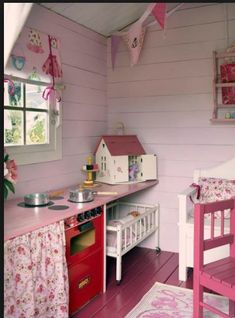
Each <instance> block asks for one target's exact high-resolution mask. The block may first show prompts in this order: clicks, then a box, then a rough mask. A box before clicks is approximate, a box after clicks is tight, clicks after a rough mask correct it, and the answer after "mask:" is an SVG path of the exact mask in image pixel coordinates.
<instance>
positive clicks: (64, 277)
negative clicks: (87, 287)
mask: <svg viewBox="0 0 235 318" xmlns="http://www.w3.org/2000/svg"><path fill="white" fill-rule="evenodd" d="M4 317H5V318H11V317H14V318H15V317H17V318H31V317H32V318H33V317H44V318H49V317H50V318H67V317H68V271H67V264H66V259H65V239H64V223H63V221H61V222H58V223H54V224H51V225H48V226H45V227H42V228H40V229H38V230H35V231H33V232H31V233H27V234H25V235H22V236H18V237H16V238H14V239H11V240H8V241H6V242H5V243H4Z"/></svg>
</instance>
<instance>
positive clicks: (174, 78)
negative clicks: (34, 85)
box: [15, 3, 235, 251]
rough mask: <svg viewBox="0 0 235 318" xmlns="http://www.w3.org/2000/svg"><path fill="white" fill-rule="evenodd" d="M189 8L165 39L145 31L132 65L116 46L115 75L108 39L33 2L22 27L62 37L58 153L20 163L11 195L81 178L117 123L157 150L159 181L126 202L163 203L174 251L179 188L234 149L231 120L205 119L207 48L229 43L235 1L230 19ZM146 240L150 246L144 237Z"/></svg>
mask: <svg viewBox="0 0 235 318" xmlns="http://www.w3.org/2000/svg"><path fill="white" fill-rule="evenodd" d="M191 6H192V5H191ZM188 7H189V4H185V6H184V7H183V8H182V10H179V11H178V12H176V13H174V14H173V15H172V16H171V17H170V18H169V20H168V29H167V33H166V38H164V37H163V33H162V31H161V30H160V28H159V27H158V26H157V25H155V26H153V27H151V28H150V29H149V30H148V32H147V34H146V38H145V45H144V48H143V51H142V53H141V57H140V61H139V64H138V65H136V66H134V67H133V68H131V67H130V66H129V56H128V52H127V49H126V47H125V46H124V45H123V44H121V45H120V48H119V52H118V54H117V60H116V65H117V67H116V68H115V71H114V72H113V71H112V69H111V61H110V41H109V40H108V41H107V40H106V39H105V38H103V37H102V36H100V35H98V34H96V33H95V32H92V31H89V30H88V29H86V28H84V27H82V26H79V25H77V24H76V23H73V22H72V21H69V20H67V19H64V18H63V17H61V16H59V15H57V14H54V13H52V12H50V11H49V10H47V9H44V8H42V7H40V6H39V5H37V4H34V7H33V10H32V12H31V13H30V16H29V18H28V20H27V23H26V25H27V26H29V27H34V28H37V29H39V30H41V31H44V32H49V33H51V34H54V35H56V36H58V37H60V38H61V40H62V62H63V70H64V81H65V85H66V90H65V92H64V95H63V123H62V128H63V159H62V160H60V161H52V162H48V163H42V164H33V165H25V166H20V167H19V182H18V183H17V186H16V195H15V196H16V197H19V196H22V195H24V194H25V193H29V192H36V191H44V190H50V189H55V188H59V187H64V186H67V185H70V184H74V183H77V182H80V181H81V180H83V178H84V175H83V174H82V173H81V171H80V169H81V165H82V164H83V163H84V161H85V159H86V157H87V155H88V154H89V153H91V152H92V151H93V149H94V147H95V144H96V142H97V140H98V136H100V135H101V134H103V133H107V132H109V133H111V132H112V129H113V127H114V124H115V122H117V121H123V122H124V124H125V126H126V128H127V132H128V133H133V134H138V136H139V138H140V140H141V141H142V143H143V145H144V147H145V149H146V151H148V152H149V153H156V154H157V155H158V163H159V169H158V171H159V179H160V184H159V186H157V187H155V188H154V189H149V190H145V191H143V193H141V194H138V195H134V196H133V200H136V201H139V202H141V201H142V202H147V203H154V202H157V201H159V202H160V205H161V231H160V235H161V237H160V239H161V248H162V249H164V250H167V251H178V228H177V222H178V201H177V193H178V192H180V191H181V190H182V189H184V188H185V187H186V186H187V185H189V184H190V183H191V182H192V173H193V170H194V169H195V168H199V167H210V166H213V165H215V164H217V163H218V162H222V161H224V160H227V159H229V158H231V157H232V156H235V138H234V136H235V127H234V126H225V125H220V126H212V125H211V124H210V122H209V118H210V116H211V111H212V107H213V105H212V84H211V80H212V51H213V50H214V49H217V50H218V49H224V48H225V47H226V46H227V43H229V44H231V43H234V42H235V4H232V3H231V4H228V21H227V22H228V23H226V11H225V4H223V3H222V4H212V3H210V4H202V3H200V4H193V8H191V9H190V8H188ZM227 26H228V33H227ZM107 53H108V54H107ZM107 65H108V66H107ZM107 114H108V116H107ZM144 245H145V246H147V247H151V248H154V247H155V246H153V241H152V239H151V238H150V239H149V240H147V242H146V243H145V244H144Z"/></svg>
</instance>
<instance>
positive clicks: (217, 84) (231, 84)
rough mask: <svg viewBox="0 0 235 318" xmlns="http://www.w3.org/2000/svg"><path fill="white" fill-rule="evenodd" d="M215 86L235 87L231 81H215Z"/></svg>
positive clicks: (234, 83)
mask: <svg viewBox="0 0 235 318" xmlns="http://www.w3.org/2000/svg"><path fill="white" fill-rule="evenodd" d="M215 86H216V87H235V82H231V83H216V84H215Z"/></svg>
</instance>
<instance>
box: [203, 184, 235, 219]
mask: <svg viewBox="0 0 235 318" xmlns="http://www.w3.org/2000/svg"><path fill="white" fill-rule="evenodd" d="M198 184H199V186H200V187H201V195H200V198H199V202H200V203H205V202H213V201H221V200H226V199H230V198H231V197H232V196H235V180H227V179H220V178H199V180H198ZM224 215H225V218H228V217H229V214H228V212H227V213H226V212H225V214H224ZM215 216H216V217H217V218H220V212H218V213H217V212H216V213H215Z"/></svg>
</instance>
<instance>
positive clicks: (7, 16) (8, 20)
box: [4, 3, 33, 67]
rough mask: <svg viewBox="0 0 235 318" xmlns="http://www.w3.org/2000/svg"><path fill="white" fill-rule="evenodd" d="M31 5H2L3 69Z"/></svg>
mask: <svg viewBox="0 0 235 318" xmlns="http://www.w3.org/2000/svg"><path fill="white" fill-rule="evenodd" d="M32 5H33V3H4V67H5V66H6V64H7V61H8V58H9V56H10V53H11V50H12V48H13V45H14V43H15V41H16V39H17V37H18V35H19V33H20V31H21V29H22V27H23V25H24V23H25V21H26V19H27V17H28V15H29V12H30V10H31V8H32Z"/></svg>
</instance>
